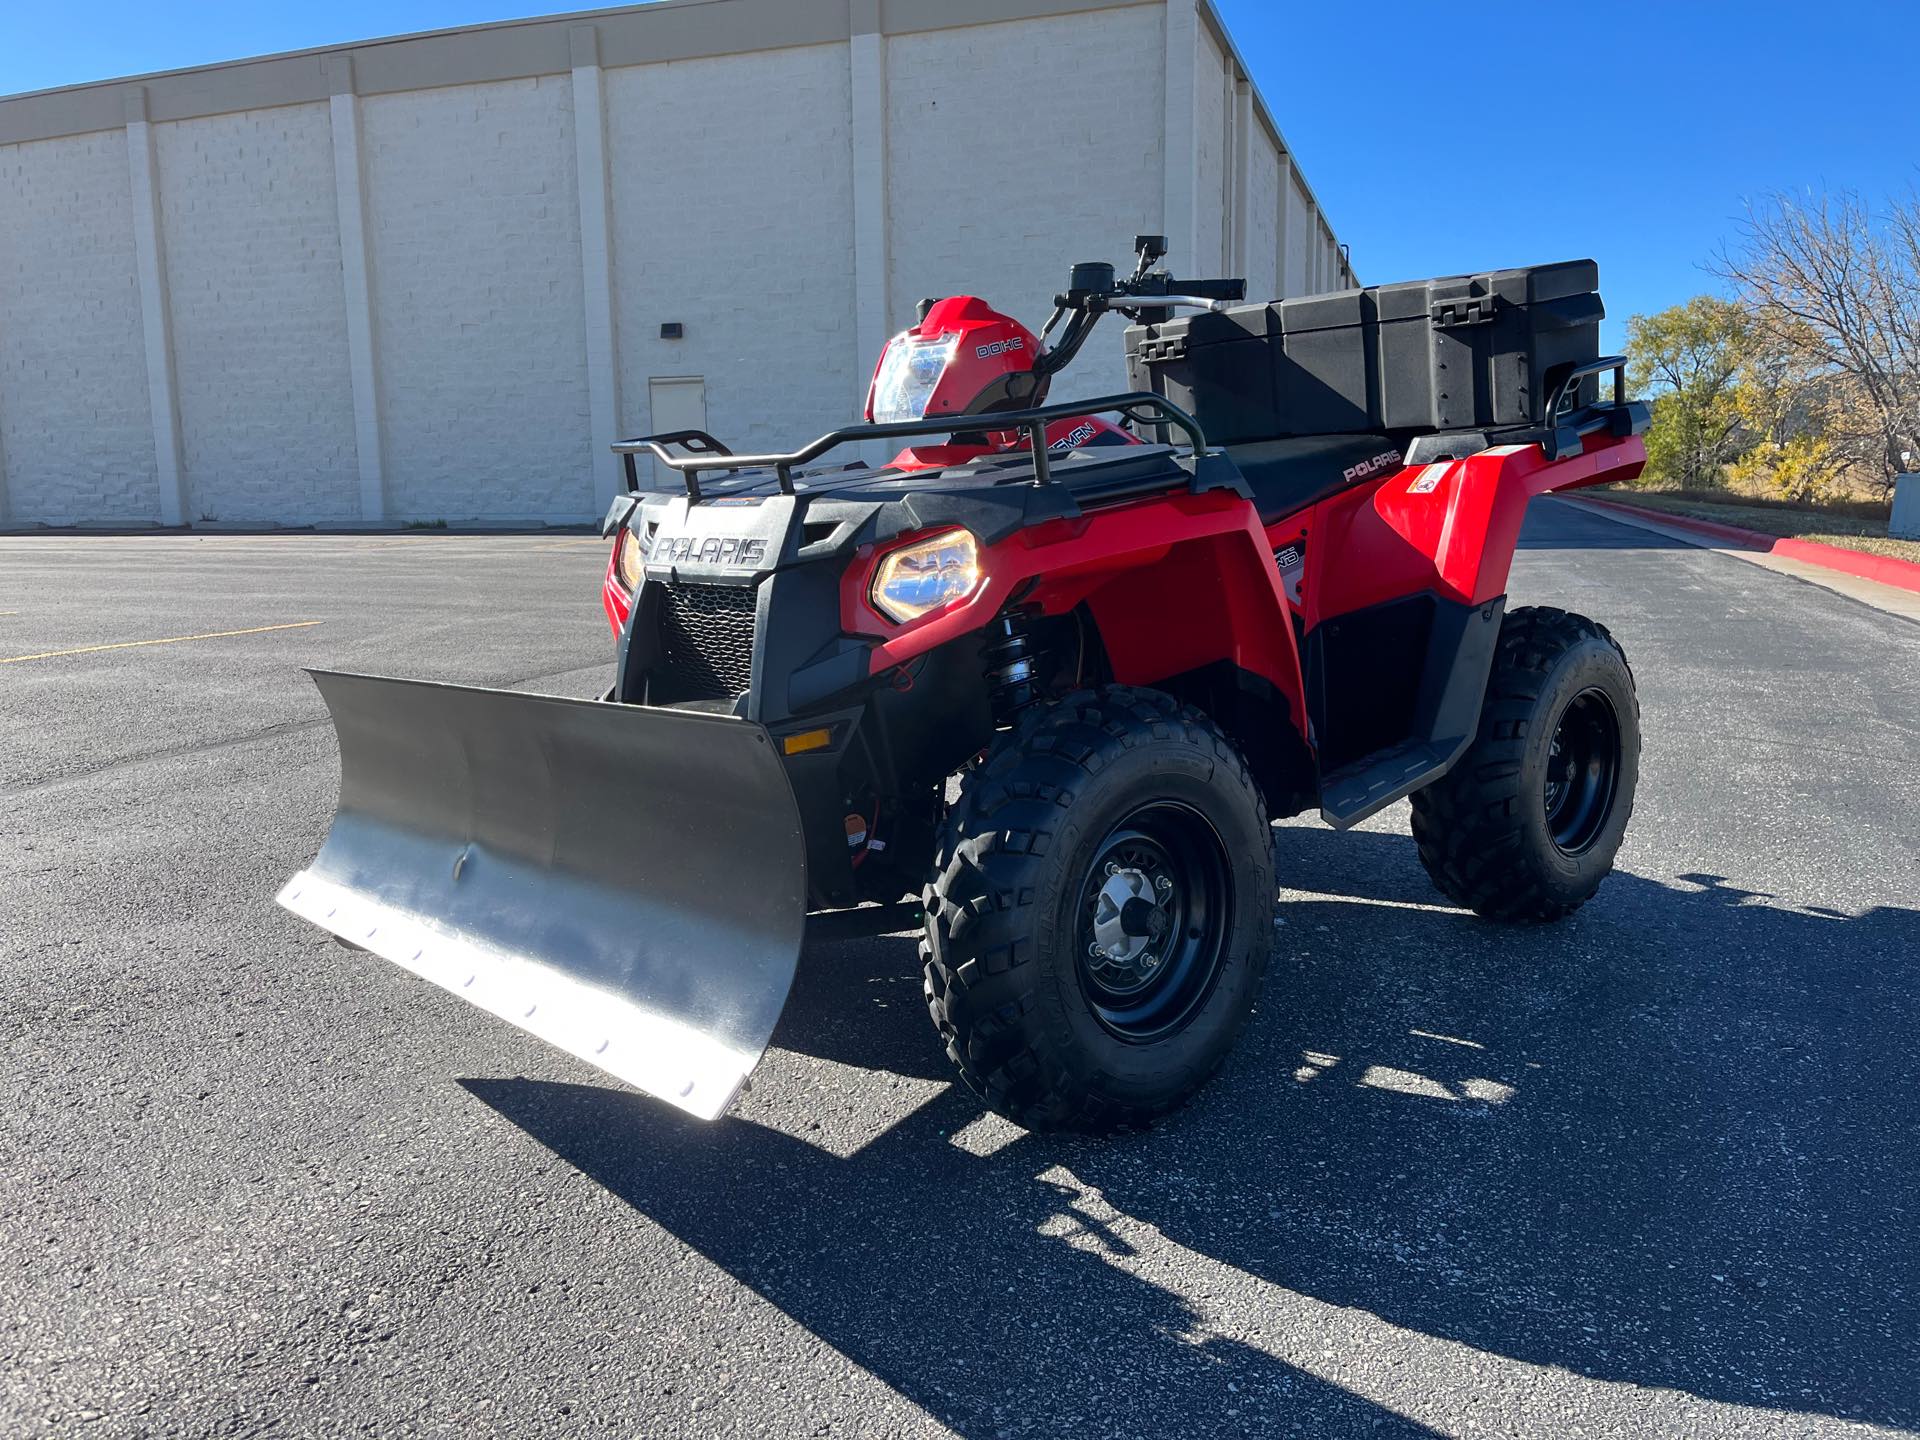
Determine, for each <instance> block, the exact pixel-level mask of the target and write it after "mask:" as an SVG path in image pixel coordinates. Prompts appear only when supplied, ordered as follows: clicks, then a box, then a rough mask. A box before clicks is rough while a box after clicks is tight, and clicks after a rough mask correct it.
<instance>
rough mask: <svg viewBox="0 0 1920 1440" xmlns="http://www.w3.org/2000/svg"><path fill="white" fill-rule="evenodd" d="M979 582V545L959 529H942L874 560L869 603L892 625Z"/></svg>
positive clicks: (936, 606) (969, 591)
mask: <svg viewBox="0 0 1920 1440" xmlns="http://www.w3.org/2000/svg"><path fill="white" fill-rule="evenodd" d="M979 583H980V550H979V547H978V546H977V545H976V544H975V543H974V539H973V536H971V535H969V534H968V533H967V532H966V531H965V530H943V531H942V532H941V533H940V534H938V535H931V536H929V537H928V538H927V539H925V540H921V541H918V542H917V543H915V544H912V545H902V546H901V547H900V548H899V549H898V550H893V551H889V552H888V553H887V554H886V555H884V556H882V557H881V559H880V564H879V566H878V568H876V569H875V570H874V572H873V590H872V594H873V604H874V608H875V609H876V610H878V611H879V612H880V613H881V614H882V615H885V616H886V617H887V618H888V619H889V620H892V621H894V622H895V623H896V624H905V623H906V622H907V621H909V620H917V619H919V618H920V617H921V616H922V615H925V614H927V613H928V612H929V611H932V610H938V609H939V608H940V607H941V606H942V605H946V604H950V603H951V602H953V601H955V600H958V599H961V598H962V597H964V596H967V595H970V594H972V593H973V588H974V586H976V585H978V584H979Z"/></svg>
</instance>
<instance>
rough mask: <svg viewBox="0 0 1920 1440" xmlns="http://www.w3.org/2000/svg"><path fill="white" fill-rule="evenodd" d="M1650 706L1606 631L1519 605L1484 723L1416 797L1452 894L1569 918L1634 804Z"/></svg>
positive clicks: (1492, 907) (1499, 656) (1471, 904)
mask: <svg viewBox="0 0 1920 1440" xmlns="http://www.w3.org/2000/svg"><path fill="white" fill-rule="evenodd" d="M1639 774H1640V704H1639V700H1638V698H1637V696H1636V695H1635V693H1634V686H1633V672H1632V671H1631V670H1630V669H1628V668H1627V657H1626V654H1625V653H1624V652H1623V651H1622V650H1621V649H1620V646H1619V645H1618V644H1617V643H1615V641H1614V638H1613V637H1612V636H1611V635H1609V634H1608V633H1607V630H1606V627H1605V626H1603V625H1600V624H1598V623H1597V622H1595V621H1592V620H1589V619H1587V618H1586V617H1585V616H1584V615H1573V614H1569V613H1568V612H1567V611H1565V610H1554V609H1550V608H1547V607H1544V606H1541V607H1532V608H1526V609H1520V610H1515V611H1513V612H1512V613H1510V614H1509V615H1508V616H1507V617H1506V618H1505V620H1503V621H1502V622H1501V625H1500V643H1499V648H1498V650H1497V651H1496V652H1495V655H1494V662H1493V672H1492V674H1491V675H1490V676H1489V677H1488V680H1487V698H1486V703H1485V704H1484V705H1483V706H1482V708H1481V712H1480V729H1479V733H1478V734H1477V736H1476V737H1475V739H1474V741H1473V744H1472V745H1471V746H1469V747H1468V749H1467V752H1466V753H1465V754H1464V755H1462V756H1461V757H1460V759H1459V761H1458V762H1457V763H1456V764H1455V765H1454V767H1453V768H1452V769H1451V770H1449V771H1448V772H1447V773H1446V775H1445V776H1443V777H1442V778H1441V779H1439V780H1437V781H1436V782H1434V783H1433V784H1432V785H1429V786H1427V787H1426V788H1425V789H1423V790H1418V791H1415V792H1414V795H1413V838H1414V840H1415V842H1416V843H1417V844H1418V846H1419V849H1420V863H1421V864H1422V865H1424V866H1425V867H1426V870H1427V874H1428V875H1429V876H1430V877H1431V878H1432V880H1433V883H1434V885H1435V886H1436V887H1437V888H1438V889H1439V891H1440V893H1441V894H1443V895H1445V896H1446V897H1447V898H1448V899H1449V900H1452V901H1453V902H1454V903H1455V904H1458V905H1464V906H1466V907H1467V908H1468V909H1470V910H1473V911H1475V912H1476V913H1477V914H1480V915H1483V916H1485V917H1486V918H1488V919H1490V920H1508V921H1541V920H1557V919H1559V918H1561V917H1562V916H1564V915H1570V914H1572V913H1573V912H1574V911H1575V910H1577V909H1579V908H1580V906H1582V905H1584V904H1585V903H1586V902H1587V901H1588V900H1590V899H1592V898H1593V894H1594V892H1595V891H1596V890H1598V889H1599V888H1600V882H1601V881H1602V880H1604V879H1606V878H1607V875H1608V874H1609V873H1610V872H1611V871H1612V869H1613V858H1614V855H1615V854H1616V853H1617V852H1618V851H1619V849H1620V841H1621V838H1622V836H1623V835H1624V834H1625V833H1626V828H1627V819H1628V817H1629V816H1630V815H1631V814H1632V812H1633V792H1634V787H1635V785H1636V783H1637V782H1638V780H1639Z"/></svg>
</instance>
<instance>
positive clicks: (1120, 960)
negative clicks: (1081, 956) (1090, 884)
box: [1087, 861, 1173, 984]
mask: <svg viewBox="0 0 1920 1440" xmlns="http://www.w3.org/2000/svg"><path fill="white" fill-rule="evenodd" d="M1172 896H1173V882H1172V881H1171V880H1169V879H1168V878H1167V877H1166V876H1165V875H1158V876H1154V875H1149V874H1148V873H1147V872H1146V871H1145V870H1142V869H1138V868H1135V867H1133V866H1127V865H1121V864H1119V863H1117V862H1111V861H1110V862H1109V863H1108V865H1107V870H1106V880H1105V883H1104V884H1102V885H1101V886H1100V889H1099V891H1098V892H1097V893H1096V894H1095V896H1094V900H1093V941H1092V943H1091V944H1090V945H1088V947H1087V956H1088V958H1089V959H1090V960H1091V961H1092V962H1093V965H1094V968H1095V969H1096V970H1103V971H1106V972H1107V974H1108V978H1109V979H1110V980H1111V981H1114V982H1117V983H1120V984H1125V983H1128V982H1129V981H1137V980H1140V979H1143V978H1145V977H1146V976H1147V975H1149V974H1151V973H1152V972H1153V970H1154V968H1155V967H1156V966H1157V965H1158V964H1159V963H1160V957H1159V955H1158V954H1157V953H1156V947H1155V942H1156V941H1158V940H1160V939H1161V938H1162V937H1163V936H1165V934H1166V933H1167V928H1168V924H1169V920H1168V915H1167V908H1166V907H1167V902H1168V901H1169V900H1171V899H1172Z"/></svg>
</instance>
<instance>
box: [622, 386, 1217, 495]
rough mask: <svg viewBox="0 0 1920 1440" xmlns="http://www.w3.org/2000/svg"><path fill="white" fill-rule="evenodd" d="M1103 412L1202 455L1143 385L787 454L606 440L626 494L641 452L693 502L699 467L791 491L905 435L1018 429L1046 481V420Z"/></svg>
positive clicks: (1197, 442) (676, 441) (681, 434)
mask: <svg viewBox="0 0 1920 1440" xmlns="http://www.w3.org/2000/svg"><path fill="white" fill-rule="evenodd" d="M1105 413H1114V414H1118V415H1119V416H1120V417H1121V418H1122V419H1124V420H1129V421H1131V422H1132V423H1133V424H1135V425H1137V426H1148V425H1151V426H1154V427H1156V428H1158V429H1161V430H1164V429H1165V428H1166V427H1167V426H1172V427H1173V428H1174V429H1176V430H1179V431H1180V432H1182V433H1183V434H1184V435H1185V436H1186V437H1187V440H1188V442H1189V443H1190V444H1191V445H1192V446H1193V453H1194V454H1195V455H1204V454H1206V453H1207V436H1206V432H1205V431H1203V430H1202V429H1201V428H1200V422H1199V421H1198V420H1195V419H1194V418H1193V416H1191V415H1189V414H1188V413H1187V412H1186V411H1185V410H1182V409H1181V408H1180V407H1179V406H1178V405H1176V404H1174V403H1173V402H1172V401H1171V400H1169V399H1167V398H1166V396H1164V395H1155V394H1154V393H1153V392H1152V391H1149V390H1130V391H1128V392H1127V393H1125V394H1122V395H1101V396H1096V397H1095V398H1094V399H1091V400H1062V401H1060V402H1058V403H1056V404H1053V405H1039V406H1035V407H1034V408H1032V409H1029V410H992V411H987V412H985V413H983V414H977V415H942V416H939V417H938V418H933V419H925V420H896V421H891V422H889V423H887V424H884V425H876V424H871V423H868V424H860V425H843V426H841V427H840V428H839V429H838V430H829V431H828V432H827V433H826V434H824V435H822V436H820V438H819V439H817V440H814V441H811V442H810V443H808V444H806V445H803V446H801V447H800V448H799V449H798V450H795V451H793V452H792V453H791V454H788V455H735V454H734V453H733V452H732V451H730V450H729V449H727V447H726V446H725V445H722V444H721V443H720V442H719V441H718V440H716V439H714V438H713V436H711V435H709V434H707V432H706V431H704V430H674V431H671V432H669V433H667V434H664V435H642V436H640V437H639V438H638V439H634V440H621V441H619V442H618V443H616V444H615V445H614V446H613V452H614V454H616V455H618V456H620V457H621V460H622V461H623V462H624V464H625V465H626V473H627V492H628V493H629V494H633V493H635V492H637V491H638V490H639V489H640V475H639V471H638V468H637V467H636V465H635V464H634V457H635V456H637V455H639V454H641V453H642V452H647V453H650V454H652V456H653V457H654V459H656V460H658V461H659V462H660V463H661V464H662V465H665V466H666V467H667V468H668V469H670V470H677V471H679V472H680V474H681V475H682V476H683V477H684V478H685V480H686V484H687V498H688V499H689V500H692V501H694V502H695V503H698V502H699V500H700V476H701V473H702V472H703V471H708V470H725V471H740V470H766V469H771V470H772V471H773V472H774V475H775V477H776V478H777V479H778V480H779V482H780V490H781V493H782V494H785V495H791V494H793V493H794V488H793V467H794V466H796V465H805V464H807V463H808V462H809V461H812V460H817V459H819V458H820V457H821V456H822V455H824V454H826V453H827V452H828V451H829V450H832V449H834V448H836V447H838V446H841V445H849V444H854V443H856V442H858V441H861V440H908V439H913V438H915V437H918V436H923V435H960V434H968V433H979V432H981V431H1001V430H1022V431H1025V432H1026V436H1027V443H1028V445H1029V446H1030V447H1032V450H1033V483H1034V484H1035V485H1047V484H1051V483H1052V480H1053V467H1052V461H1051V458H1050V457H1049V455H1048V453H1047V426H1048V425H1049V424H1050V423H1051V422H1053V421H1055V420H1068V419H1074V418H1077V417H1079V416H1082V415H1099V414H1105ZM670 445H678V446H680V447H681V448H682V449H683V450H685V451H686V452H687V453H686V454H683V455H676V454H674V453H673V452H672V451H670V450H669V449H668V448H667V447H668V446H670Z"/></svg>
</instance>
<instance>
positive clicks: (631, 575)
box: [614, 530, 647, 592]
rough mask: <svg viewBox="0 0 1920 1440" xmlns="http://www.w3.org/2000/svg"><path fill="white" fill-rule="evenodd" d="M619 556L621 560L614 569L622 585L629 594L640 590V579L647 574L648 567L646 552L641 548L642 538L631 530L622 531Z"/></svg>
mask: <svg viewBox="0 0 1920 1440" xmlns="http://www.w3.org/2000/svg"><path fill="white" fill-rule="evenodd" d="M618 554H619V560H618V563H617V564H616V565H615V567H614V569H615V573H617V574H618V575H619V576H620V583H621V584H622V585H624V586H626V587H627V590H628V591H629V592H632V591H634V590H638V589H639V588H640V577H641V576H642V575H643V574H644V573H645V572H646V567H647V556H646V552H645V551H643V550H642V549H641V548H640V537H639V536H638V535H636V534H634V533H633V531H631V530H622V531H621V532H620V548H619V551H618Z"/></svg>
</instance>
